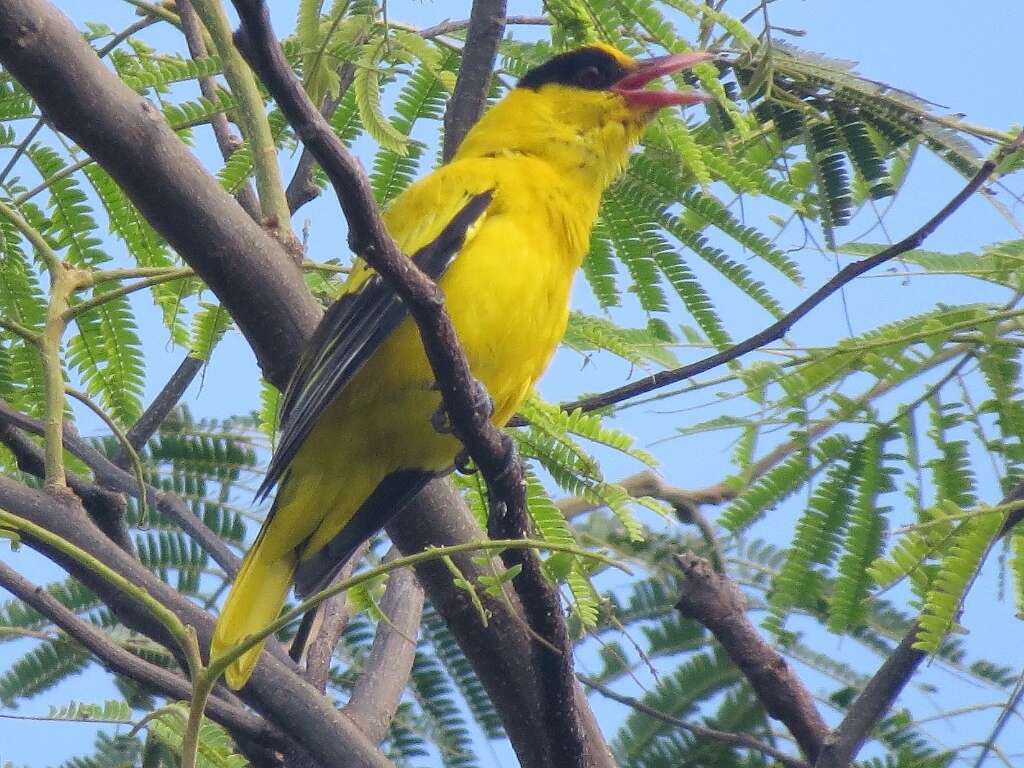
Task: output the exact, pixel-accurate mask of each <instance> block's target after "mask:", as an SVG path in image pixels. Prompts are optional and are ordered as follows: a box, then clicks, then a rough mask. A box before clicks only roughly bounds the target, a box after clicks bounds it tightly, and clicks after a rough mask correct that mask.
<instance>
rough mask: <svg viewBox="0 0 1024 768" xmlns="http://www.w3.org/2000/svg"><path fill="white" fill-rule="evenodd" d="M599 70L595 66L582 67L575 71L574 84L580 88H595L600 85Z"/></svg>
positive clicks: (601, 79)
mask: <svg viewBox="0 0 1024 768" xmlns="http://www.w3.org/2000/svg"><path fill="white" fill-rule="evenodd" d="M602 81H603V78H602V77H601V70H599V69H598V68H597V67H593V66H591V67H584V68H583V69H581V70H580V71H579V72H577V73H576V84H577V85H579V86H580V87H581V88H589V89H592V90H593V89H597V88H600V87H601V86H602Z"/></svg>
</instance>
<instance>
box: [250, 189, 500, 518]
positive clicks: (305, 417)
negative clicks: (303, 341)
mask: <svg viewBox="0 0 1024 768" xmlns="http://www.w3.org/2000/svg"><path fill="white" fill-rule="evenodd" d="M493 195H494V190H489V191H487V192H482V193H480V194H478V195H474V196H473V197H471V198H470V199H469V201H468V202H467V203H466V204H465V205H464V206H463V207H462V208H461V209H460V210H459V212H458V213H457V214H455V216H453V217H452V220H451V221H450V222H449V223H448V224H447V225H446V226H445V228H444V229H443V230H442V231H441V233H440V234H439V235H438V236H437V237H436V238H435V239H434V240H433V241H431V242H430V243H428V244H427V245H425V246H424V247H423V248H421V249H420V250H418V251H417V252H416V253H415V254H414V255H413V257H412V260H413V262H414V263H415V264H416V266H417V267H419V268H420V269H421V270H423V272H424V273H426V275H427V276H428V277H429V278H431V279H432V280H435V281H437V280H439V279H440V278H441V277H442V276H443V275H444V273H445V271H446V270H447V269H448V267H449V266H450V265H451V263H452V262H453V261H454V260H455V258H456V256H458V253H459V251H460V250H461V248H462V245H463V243H464V242H465V239H466V233H467V232H468V230H469V228H470V227H471V226H473V224H474V223H475V222H476V221H477V219H479V218H480V216H481V215H483V213H484V211H485V210H486V209H487V206H488V205H489V204H490V202H491V198H492V197H493ZM407 314H408V310H407V309H406V307H405V304H403V302H402V300H401V299H400V298H399V296H398V294H397V293H395V291H394V289H393V288H392V287H391V286H390V285H389V284H388V283H387V282H386V281H385V280H383V279H382V278H381V276H380V275H374V276H373V277H371V278H370V279H369V280H367V281H366V283H365V284H364V285H363V287H362V289H361V290H359V291H357V292H355V293H351V294H346V295H344V296H342V297H341V298H340V299H338V300H337V301H336V302H334V304H332V305H331V306H330V307H329V308H328V310H327V312H326V313H325V314H324V317H323V320H321V321H320V324H319V325H318V326H317V329H316V331H315V332H314V333H313V337H312V338H311V339H310V342H309V345H308V346H307V348H306V352H305V354H304V355H303V358H302V361H301V362H300V363H299V366H298V367H297V368H296V369H295V373H294V374H293V375H292V378H291V380H290V381H289V383H288V389H287V391H286V392H285V395H284V400H283V402H282V405H281V423H282V428H281V438H280V441H279V442H278V445H277V449H276V450H275V452H274V455H273V457H272V458H271V461H270V466H269V467H268V468H267V474H266V477H265V478H264V479H263V483H262V485H260V488H259V490H258V491H257V492H256V498H257V500H259V499H263V498H265V497H266V496H267V494H269V493H270V491H271V489H272V488H273V487H274V486H275V485H276V484H277V483H278V481H280V480H281V478H282V477H283V476H284V475H285V472H286V471H287V469H288V465H289V464H291V462H292V460H293V459H294V458H295V455H296V454H297V453H298V452H299V449H300V448H301V447H302V443H303V442H304V441H305V439H306V437H308V436H309V433H310V432H311V431H312V430H313V427H314V426H316V423H317V421H318V420H319V419H320V416H321V415H322V414H323V411H324V409H325V408H327V406H328V405H330V404H331V402H332V401H333V400H334V398H336V397H337V396H338V395H339V394H340V393H341V391H342V390H343V389H344V388H345V386H346V385H347V384H348V383H349V382H350V381H352V378H353V377H354V376H355V375H356V373H358V371H359V369H360V368H362V367H363V365H364V364H365V363H366V361H367V360H368V359H369V358H370V356H371V355H372V354H373V353H374V352H375V351H377V349H378V348H379V347H380V345H381V344H383V343H384V341H385V340H386V339H387V338H388V337H389V336H390V335H391V334H392V333H394V331H395V329H396V328H398V326H399V325H400V324H401V322H402V320H404V319H405V317H406V315H407ZM379 527H380V526H378V528H379Z"/></svg>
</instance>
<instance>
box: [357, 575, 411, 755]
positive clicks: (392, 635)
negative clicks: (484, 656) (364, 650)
mask: <svg viewBox="0 0 1024 768" xmlns="http://www.w3.org/2000/svg"><path fill="white" fill-rule="evenodd" d="M380 610H381V613H382V614H383V616H382V618H381V620H380V623H379V624H378V625H377V634H376V636H375V637H374V638H373V647H372V648H371V649H370V656H369V658H368V659H367V662H366V667H365V669H364V670H363V672H362V674H361V675H360V676H359V679H358V680H357V681H356V685H355V688H353V689H352V696H351V697H350V698H349V700H348V704H346V705H345V707H344V708H343V709H342V711H343V712H345V714H347V715H348V716H349V717H351V718H352V720H353V722H355V724H356V725H358V726H359V727H360V728H361V729H362V731H363V733H365V734H366V735H367V736H369V737H370V740H371V741H375V742H376V741H380V740H381V739H383V738H384V737H385V736H386V735H387V732H388V728H389V727H390V726H391V720H392V719H393V718H394V716H395V712H396V711H397V710H398V704H399V702H401V700H402V694H403V693H405V686H406V684H407V683H408V681H409V673H410V672H411V671H412V663H413V660H414V659H415V657H416V633H417V632H418V631H419V627H420V616H421V615H422V612H423V587H421V586H420V585H419V582H417V581H416V575H415V573H413V572H412V571H410V570H408V569H402V570H398V571H395V572H394V573H392V574H391V575H390V576H389V577H388V586H387V589H386V590H385V592H384V598H383V599H382V600H381V604H380Z"/></svg>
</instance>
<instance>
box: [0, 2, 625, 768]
mask: <svg viewBox="0 0 1024 768" xmlns="http://www.w3.org/2000/svg"><path fill="white" fill-rule="evenodd" d="M55 52H59V54H55ZM0 60H2V62H3V64H4V66H5V67H6V68H7V69H8V70H9V71H10V72H11V73H12V74H13V75H14V76H15V77H17V78H18V80H19V81H20V82H22V83H23V84H24V86H25V87H26V88H27V89H28V90H29V91H30V92H31V93H32V95H33V97H34V98H35V99H36V100H37V102H38V103H39V105H40V108H41V109H42V110H43V112H44V113H45V114H46V115H47V117H48V118H49V119H50V120H51V121H52V122H53V124H54V125H55V127H57V128H58V129H59V130H61V131H63V132H64V133H66V134H67V135H68V136H69V137H70V138H71V139H73V140H74V141H75V142H76V143H78V144H79V145H80V146H81V147H82V148H83V149H84V150H85V151H87V152H88V153H89V154H90V155H91V156H92V157H94V158H95V159H96V160H97V161H98V162H99V163H100V164H101V165H102V166H103V167H104V168H105V170H107V171H108V172H109V173H110V174H111V175H112V176H113V177H114V179H115V180H116V181H117V182H118V183H119V184H121V185H122V186H123V188H124V189H125V192H126V193H127V194H128V196H129V197H130V198H131V199H132V201H133V202H134V203H135V204H136V205H137V206H138V207H139V209H140V210H141V211H142V213H143V214H144V215H145V216H146V217H147V219H148V220H149V221H150V223H151V224H152V225H153V226H154V228H155V229H156V230H157V231H158V232H159V233H160V234H161V235H163V236H164V237H165V238H167V240H168V241H169V242H170V243H171V245H172V246H173V247H174V248H175V249H176V250H177V251H178V253H179V254H180V255H181V256H182V258H183V259H184V260H185V261H186V262H188V263H189V265H191V266H192V267H194V268H195V269H196V271H197V273H198V274H199V275H200V277H202V279H203V280H204V281H206V282H207V284H208V285H209V286H210V288H211V289H212V290H213V291H214V292H215V293H216V294H217V296H218V298H219V299H220V300H221V301H222V302H223V303H224V305H225V306H226V307H227V309H228V310H229V312H230V313H231V315H232V317H233V318H234V320H235V321H236V323H237V324H238V326H239V328H240V329H241V331H242V333H243V334H244V335H245V336H246V338H247V339H248V341H249V343H250V345H251V346H252V347H253V350H254V352H255V353H256V357H257V360H258V361H259V363H260V366H261V367H262V369H263V371H264V374H265V375H266V377H267V379H268V380H269V381H271V382H272V383H274V384H275V385H277V386H279V387H283V386H284V385H285V384H286V382H287V379H288V376H289V374H290V371H291V370H292V368H293V367H294V365H295V363H296V362H297V359H298V355H299V353H300V351H301V349H302V346H303V344H304V342H305V340H306V339H307V338H308V337H309V335H310V334H311V333H312V330H313V328H314V327H315V325H316V322H317V321H318V319H319V317H320V314H321V313H320V309H319V307H318V306H317V304H316V302H315V301H314V299H313V298H312V296H311V295H310V294H309V292H308V291H307V290H306V288H305V285H304V284H303V281H302V277H301V274H300V272H299V269H298V267H297V266H296V265H295V264H294V262H293V261H292V260H291V259H290V258H289V257H288V255H287V254H286V253H285V251H284V250H283V248H281V246H280V245H279V244H278V243H277V242H276V241H275V240H274V239H273V238H271V237H270V236H269V235H268V234H266V232H264V231H263V230H262V229H261V228H260V226H259V225H258V224H256V223H255V222H254V221H253V220H252V219H251V218H250V217H249V216H248V215H247V214H246V213H245V212H244V211H243V210H242V209H241V208H240V207H239V205H238V204H237V202H236V201H235V200H234V199H233V198H232V197H231V196H230V195H229V194H227V193H226V192H225V191H224V190H223V189H221V187H220V186H219V184H218V183H217V181H216V180H215V179H214V178H213V177H212V176H211V175H210V174H209V173H208V172H207V171H206V170H205V169H204V168H203V167H202V166H201V165H200V164H199V162H198V161H197V160H196V158H195V157H194V156H193V155H192V154H191V152H190V151H189V150H188V148H187V147H185V146H184V145H183V144H182V143H181V141H180V140H179V139H178V137H177V136H176V135H175V134H174V133H173V131H171V130H170V128H169V127H168V126H167V125H166V123H165V122H164V121H163V118H162V116H161V115H160V113H159V112H158V111H157V110H156V109H155V107H153V106H152V105H151V104H150V103H149V102H148V101H146V100H145V99H143V98H142V97H140V96H139V95H138V94H136V93H135V92H134V91H132V90H131V89H129V88H128V87H127V86H126V85H124V83H123V82H121V80H120V79H119V78H117V76H116V75H115V74H114V73H112V72H111V71H110V70H109V69H107V68H106V67H104V66H103V64H102V63H101V62H100V61H99V59H97V58H96V55H95V53H94V52H93V51H92V50H91V49H90V48H89V47H88V45H86V44H85V42H84V41H83V40H82V38H81V36H80V35H79V34H78V32H77V31H76V30H75V28H74V27H73V26H72V25H71V23H70V22H69V21H68V20H67V19H66V18H65V17H64V16H63V14H61V13H60V12H59V11H57V10H56V9H55V8H53V6H51V5H50V4H49V3H47V2H45V0H10V1H9V2H6V3H4V4H3V6H2V7H0ZM0 506H4V507H5V508H6V509H8V510H9V511H11V512H13V513H15V514H18V515H21V516H23V517H25V518H26V519H30V520H32V521H33V522H36V523H38V524H40V525H43V526H45V527H46V528H48V529H49V530H52V531H54V532H56V533H58V534H59V535H61V536H64V537H65V538H67V539H68V540H70V541H72V542H74V543H75V544H76V545H78V546H80V547H82V548H83V549H85V550H86V551H87V552H89V553H90V554H92V555H93V556H94V557H97V558H99V559H100V560H102V561H104V562H106V563H108V564H109V565H111V566H112V567H114V568H116V569H118V570H119V571H121V572H122V573H123V574H124V575H125V576H126V577H127V578H129V579H131V580H132V581H134V582H136V583H138V584H141V585H143V586H144V587H145V588H146V589H147V590H149V591H150V593H151V594H153V595H154V596H156V597H157V598H158V599H160V600H161V601H162V602H165V603H166V604H167V605H168V606H170V607H172V608H173V609H174V610H175V611H176V612H178V613H179V615H180V616H181V617H182V619H183V620H184V621H185V622H186V623H188V624H192V625H194V626H196V628H197V630H198V631H199V635H200V638H201V641H202V642H203V643H208V640H209V633H210V630H211V629H212V619H211V617H210V616H209V614H206V613H204V612H203V611H201V610H199V609H198V608H197V607H196V606H194V605H193V604H192V603H190V602H189V601H187V600H186V599H185V598H183V597H182V596H181V595H179V594H178V593H177V592H175V591H174V590H173V589H171V588H170V587H169V586H168V585H166V584H164V583H163V582H161V581H159V580H158V579H156V577H155V576H153V575H152V574H150V573H149V572H148V571H146V570H145V569H144V568H143V567H142V566H141V565H140V564H139V563H138V562H137V561H136V560H133V559H132V558H131V557H130V556H129V555H127V554H126V553H124V552H123V551H121V550H120V549H118V548H117V546H116V545H114V544H113V543H112V542H111V541H110V539H108V538H107V537H106V536H104V535H103V534H102V533H101V532H100V531H99V530H98V529H97V528H95V526H93V525H92V523H91V522H90V521H89V520H88V518H86V517H85V515H84V514H83V513H81V510H80V508H79V507H78V506H77V505H76V504H74V503H71V501H69V500H67V499H63V498H58V497H54V496H50V495H47V494H43V493H42V492H39V491H35V490H31V489H28V488H26V487H24V486H21V485H19V484H17V483H15V482H13V481H10V480H6V479H2V478H0ZM389 532H390V533H391V535H392V537H393V538H394V539H395V541H396V543H398V544H399V546H400V548H401V549H402V551H403V552H404V553H406V554H408V553H411V552H418V551H421V550H422V549H424V548H425V547H426V546H428V545H430V544H439V543H451V544H454V543H465V542H468V541H473V540H479V539H482V538H484V534H483V532H482V531H480V530H479V528H477V526H476V525H475V523H474V522H473V518H472V516H471V514H470V513H469V510H468V509H467V508H466V507H465V505H464V504H463V503H462V501H461V499H460V498H459V497H458V495H457V494H456V493H455V492H454V490H453V489H452V487H451V485H450V483H448V482H447V481H436V482H434V483H432V484H431V486H429V487H428V488H427V490H426V491H424V493H422V494H421V495H420V497H418V498H417V499H416V500H415V501H414V502H413V503H412V504H411V505H410V506H409V507H408V508H407V510H406V511H405V512H404V513H403V514H402V515H401V517H400V519H399V520H398V521H397V522H396V523H395V524H394V525H392V526H391V529H390V531H389ZM28 543H29V544H30V545H33V546H34V547H35V548H37V549H39V550H40V551H41V552H43V553H44V554H46V555H48V556H53V557H54V559H56V560H57V561H58V562H62V561H61V558H59V557H58V556H56V554H55V553H52V552H48V551H47V550H46V548H45V547H44V546H42V545H41V544H39V543H33V542H28ZM63 564H64V565H65V566H66V567H67V568H68V569H69V571H70V572H71V573H73V574H74V575H75V576H76V577H79V578H81V579H82V580H83V581H84V582H85V583H87V584H88V585H89V586H90V587H91V588H93V589H96V590H97V591H98V592H99V593H100V594H101V596H102V597H103V598H104V599H105V600H106V601H108V602H109V603H110V605H111V607H112V608H113V610H115V611H116V612H117V614H118V615H119V617H121V618H122V620H124V621H125V622H126V623H127V624H128V625H130V626H132V627H135V628H137V629H138V630H139V631H142V632H144V633H145V634H147V635H149V636H151V637H154V638H157V639H159V640H161V641H162V642H165V643H166V642H168V639H167V638H166V636H165V635H164V633H163V632H162V630H161V628H160V627H159V626H158V625H156V623H155V622H153V621H152V620H151V619H150V618H149V617H147V616H146V615H145V614H144V613H143V612H141V611H140V609H139V607H138V606H137V605H135V604H134V603H133V602H132V601H130V600H126V599H125V598H124V597H123V596H121V595H119V594H118V593H117V592H116V591H114V590H111V589H110V588H109V587H107V586H106V585H104V584H101V583H98V582H97V581H96V579H95V578H94V577H92V576H90V575H89V574H88V573H86V572H84V571H83V569H82V568H81V567H78V566H75V565H73V564H70V563H63ZM460 565H461V566H462V567H463V568H464V572H465V573H466V574H467V576H468V575H470V574H472V573H475V572H476V568H475V566H473V564H472V563H471V562H470V561H469V560H468V558H466V559H465V561H464V562H460ZM417 574H418V575H419V576H420V578H421V579H422V582H423V584H424V587H425V589H426V591H427V594H428V596H429V598H430V599H431V601H432V603H433V604H434V605H435V606H436V607H437V609H438V610H439V611H440V613H441V614H442V616H443V617H444V618H445V620H446V621H447V622H448V624H449V627H450V628H451V630H452V632H453V633H454V635H455V637H456V639H457V640H458V642H459V643H460V645H461V646H462V648H463V650H464V652H465V653H466V655H467V657H468V659H469V660H470V663H471V664H472V665H473V667H474V669H475V670H476V672H477V674H478V675H479V677H480V679H481V681H482V683H483V684H484V686H485V688H486V689H487V691H488V693H489V694H490V695H491V697H492V699H493V701H494V704H495V707H496V708H497V710H498V712H499V714H500V715H501V717H502V719H503V721H504V723H505V726H506V729H507V730H508V733H509V735H510V738H511V740H512V743H513V746H514V747H515V749H516V751H517V754H518V755H519V758H520V761H521V763H522V764H523V765H530V766H546V765H556V763H553V762H552V761H551V760H550V758H549V755H547V754H546V750H544V749H543V748H538V741H539V740H538V739H537V734H538V733H540V732H543V731H544V730H545V723H544V722H543V717H542V715H541V713H542V712H543V706H542V705H543V702H542V701H541V696H540V693H539V692H540V691H542V690H544V687H545V686H544V681H543V680H541V679H540V677H539V673H538V669H537V667H536V665H535V663H534V660H533V657H532V655H531V651H530V647H531V642H532V640H531V638H530V636H529V634H528V632H527V631H526V624H525V621H524V619H523V613H522V608H521V606H519V605H518V602H517V599H516V597H515V595H512V596H511V598H510V601H511V602H510V603H509V604H506V603H502V602H493V604H492V605H490V606H489V608H490V610H491V613H492V615H491V617H490V621H489V625H488V626H487V627H483V626H481V623H480V620H479V617H478V616H477V614H476V612H475V610H473V608H472V606H471V605H470V604H469V602H468V601H467V600H465V595H464V593H462V592H461V591H460V590H458V589H456V588H455V587H454V586H453V584H452V579H451V574H450V573H448V572H447V571H446V570H444V569H443V566H442V567H441V568H440V569H438V568H436V567H432V566H427V567H424V568H422V569H419V570H418V571H417ZM509 605H511V606H512V608H510V607H509ZM282 691H288V692H289V695H287V696H282V695H281V692H282ZM243 698H244V700H245V701H246V702H247V703H249V704H251V705H252V706H253V707H254V708H255V709H256V710H257V711H259V712H261V713H262V714H264V715H265V716H266V717H267V718H268V720H269V721H270V722H271V723H273V724H275V725H277V726H278V727H280V728H282V730H287V731H288V732H289V733H291V734H293V736H294V738H295V739H296V741H298V742H301V743H302V744H303V745H304V747H305V748H306V750H308V752H310V753H312V752H313V751H314V750H319V752H318V757H319V760H318V761H319V762H320V763H321V764H322V765H325V766H326V765H332V766H333V765H346V766H355V765H367V766H369V765H375V766H382V765H390V763H389V762H388V761H387V760H385V759H384V758H383V757H382V756H381V754H380V752H379V751H377V750H376V749H375V748H373V746H372V745H371V744H369V742H368V740H367V739H366V738H365V737H364V736H363V735H362V734H361V733H360V732H359V731H358V729H356V728H354V727H353V725H352V723H351V722H350V721H349V720H348V719H347V718H345V717H344V716H343V715H341V714H340V713H339V712H337V711H336V710H335V709H334V708H333V707H332V706H330V703H329V702H328V701H327V700H326V699H325V698H323V697H322V696H320V695H319V694H318V693H317V692H316V691H315V690H314V689H313V688H312V687H311V686H309V685H307V684H306V683H305V682H303V681H302V680H301V679H300V678H299V677H298V676H297V675H296V674H295V673H294V671H293V669H292V668H291V667H290V666H289V665H288V664H286V663H285V661H283V660H282V659H281V658H279V657H278V658H274V657H272V656H271V655H270V654H264V657H263V659H262V661H261V663H260V664H259V665H258V667H257V669H256V672H255V673H254V675H253V678H252V680H251V682H250V684H249V685H248V686H247V687H246V689H245V690H244V691H243ZM576 700H577V707H578V711H579V715H580V718H581V720H582V723H583V729H584V734H585V738H586V745H587V749H588V755H587V759H588V760H589V763H588V764H589V765H593V766H608V767H609V768H611V766H614V762H613V761H612V759H611V755H610V753H609V752H608V749H607V746H606V745H605V742H604V739H603V737H602V736H601V733H600V729H599V728H598V726H597V723H596V721H595V719H594V717H593V714H592V713H591V711H590V708H589V705H588V704H587V701H586V698H585V696H584V695H583V694H582V692H581V691H580V690H579V689H578V688H577V692H576ZM296 749H298V747H296ZM300 751H301V750H300ZM559 768H561V767H559Z"/></svg>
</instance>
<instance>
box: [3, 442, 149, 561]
mask: <svg viewBox="0 0 1024 768" xmlns="http://www.w3.org/2000/svg"><path fill="white" fill-rule="evenodd" d="M0 442H2V443H3V444H4V445H6V446H7V448H8V449H9V450H10V451H11V453H13V454H14V458H15V459H16V460H17V462H18V469H20V470H21V471H22V472H27V473H28V474H30V475H33V476H35V477H38V478H39V479H40V480H42V479H44V476H45V474H46V468H45V460H44V457H43V449H42V448H40V447H39V446H38V445H37V444H36V443H34V442H33V441H32V440H31V439H30V438H29V437H28V436H27V435H26V434H25V433H24V432H22V431H21V430H19V429H18V428H17V427H15V426H13V425H12V424H9V423H5V422H0ZM64 476H65V477H66V478H67V481H68V486H69V487H70V488H71V490H72V491H74V493H75V495H76V496H78V498H80V499H81V500H82V506H84V507H85V511H86V512H87V513H88V515H89V517H90V518H91V519H92V521H93V522H94V523H96V525H97V526H98V527H99V529H100V530H101V531H103V532H104V533H105V534H107V536H109V537H110V540H111V541H113V542H114V543H115V544H117V546H119V547H120V548H121V549H123V550H124V551H125V552H129V553H131V554H135V546H134V545H133V544H132V539H131V536H130V535H129V533H128V525H127V523H126V520H125V513H126V512H127V505H126V504H125V501H124V497H123V496H122V495H121V494H119V493H113V492H111V491H108V490H106V489H104V488H100V487H99V486H98V485H94V484H93V483H90V482H89V481H88V480H86V479H85V478H83V477H81V476H80V475H78V474H77V473H75V472H71V471H70V470H65V472H64Z"/></svg>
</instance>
